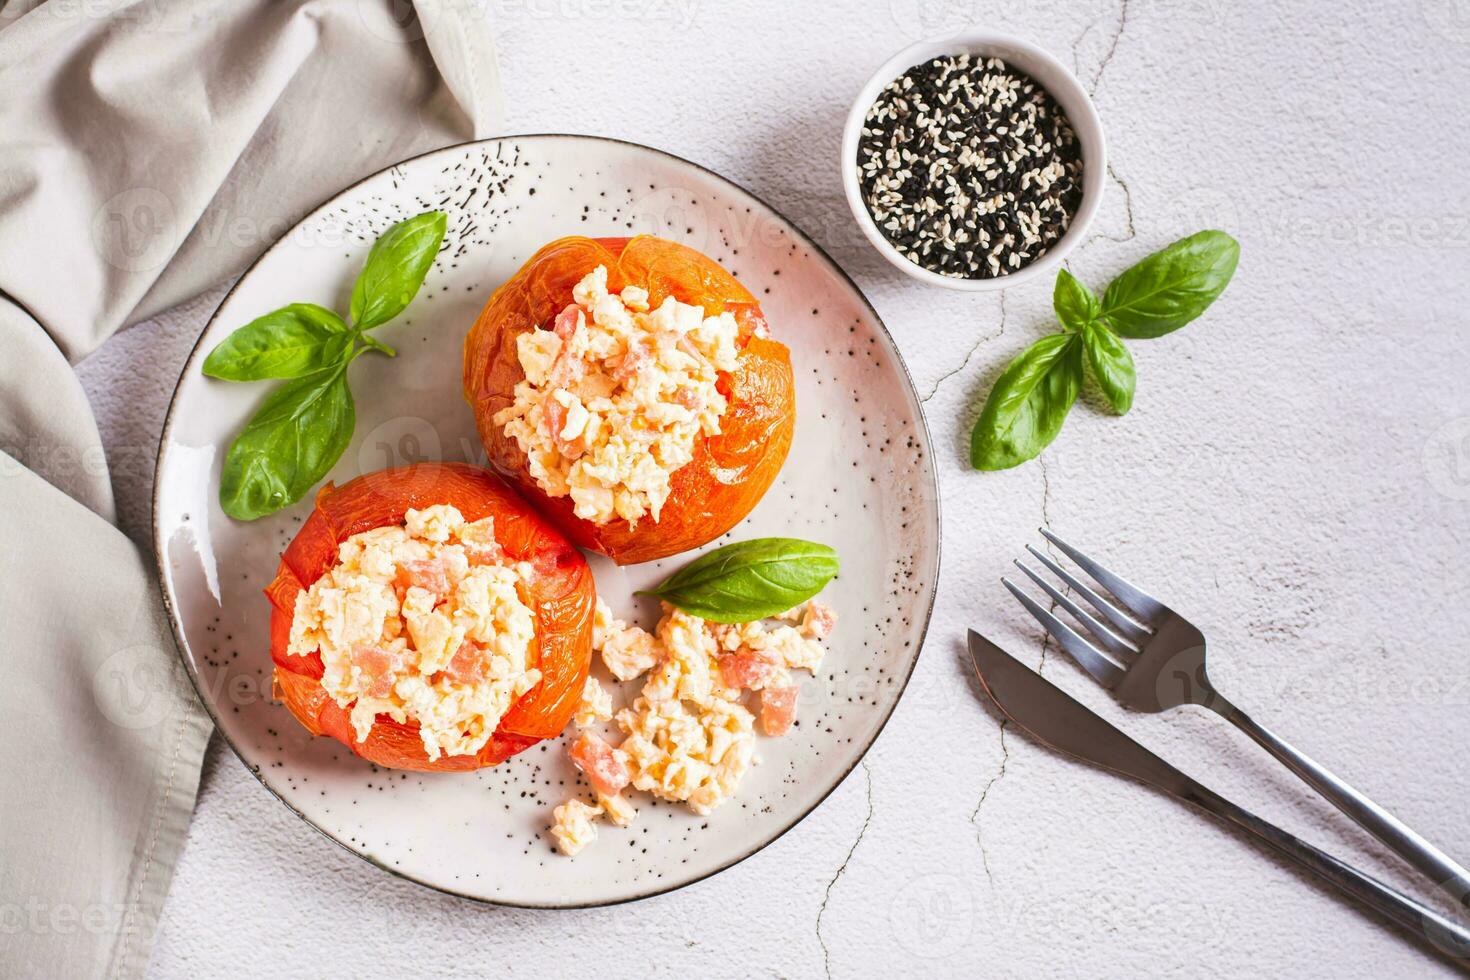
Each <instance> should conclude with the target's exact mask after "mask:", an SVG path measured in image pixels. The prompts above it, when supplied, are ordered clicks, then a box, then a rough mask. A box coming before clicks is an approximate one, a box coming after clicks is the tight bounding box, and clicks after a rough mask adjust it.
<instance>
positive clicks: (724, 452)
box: [464, 235, 796, 565]
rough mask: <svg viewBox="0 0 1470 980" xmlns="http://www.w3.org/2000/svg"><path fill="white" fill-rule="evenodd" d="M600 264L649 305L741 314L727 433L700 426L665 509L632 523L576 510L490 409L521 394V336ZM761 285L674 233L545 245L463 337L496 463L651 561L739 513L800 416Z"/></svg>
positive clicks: (547, 500)
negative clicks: (751, 287) (753, 289)
mask: <svg viewBox="0 0 1470 980" xmlns="http://www.w3.org/2000/svg"><path fill="white" fill-rule="evenodd" d="M599 265H605V266H607V270H608V289H609V290H610V291H613V292H617V291H619V290H621V289H622V288H623V287H624V286H628V285H635V286H642V287H644V288H645V289H647V290H648V301H649V305H650V306H651V307H657V306H658V305H659V304H660V303H662V302H663V301H664V298H665V297H666V296H673V297H674V298H675V299H677V300H679V302H681V303H689V304H691V305H698V306H702V307H703V308H704V311H705V315H706V316H714V315H718V314H719V313H722V312H724V311H726V310H728V311H730V312H732V313H733V314H734V315H735V318H736V320H737V321H739V323H740V325H741V331H740V343H741V349H740V357H739V364H738V366H737V367H736V369H735V370H734V371H733V372H730V373H729V374H722V375H721V376H720V379H719V382H718V384H719V387H720V390H721V392H722V393H723V394H724V395H725V397H726V398H727V400H728V402H729V407H728V408H727V409H726V410H725V414H724V415H723V416H722V417H721V419H720V428H721V431H720V434H719V435H716V436H709V437H701V438H700V439H699V440H698V441H697V442H696V444H695V449H694V458H693V459H692V460H691V461H690V462H689V463H687V464H686V465H685V466H683V467H681V468H680V469H678V470H676V471H675V472H674V474H673V477H672V479H671V484H672V487H671V490H670V493H669V498H668V500H667V501H666V502H665V503H664V506H663V510H662V512H661V513H660V515H659V520H658V521H657V522H654V521H653V520H651V519H649V518H645V519H644V520H642V521H639V522H638V524H637V526H636V527H633V526H631V525H629V524H628V522H626V521H620V520H613V521H611V522H609V523H607V524H600V525H599V524H593V523H592V522H591V521H587V520H584V519H582V518H580V517H577V516H576V514H575V513H574V512H573V503H572V501H571V498H569V497H549V496H547V495H546V494H545V492H544V491H542V489H541V487H540V485H539V484H537V483H536V480H535V478H534V477H532V476H531V474H530V472H529V470H528V468H527V462H526V456H525V454H524V453H523V452H522V451H521V449H520V446H518V445H517V444H516V442H515V440H514V439H511V438H510V437H508V436H506V435H505V433H504V431H503V430H502V429H501V427H500V426H497V425H495V423H494V421H493V419H494V417H495V414H496V413H497V412H499V411H500V410H501V409H503V408H506V407H507V406H509V405H510V404H511V403H512V401H513V400H514V391H515V386H516V383H517V382H519V381H521V380H522V379H523V378H524V377H525V372H524V371H522V369H521V365H520V361H519V359H518V357H517V352H516V338H517V337H518V336H520V334H522V333H524V332H525V331H527V330H535V329H537V328H538V326H545V325H547V324H550V323H551V322H552V321H553V319H554V318H555V316H556V314H557V313H558V312H559V311H560V310H562V309H563V308H564V307H565V306H566V305H567V304H568V303H569V302H571V296H572V287H573V286H575V285H576V284H577V282H578V281H579V280H580V279H581V278H582V277H583V276H584V275H586V274H587V273H588V272H591V271H592V270H593V269H595V268H596V267H597V266H599ZM766 334H767V331H766V330H765V320H764V318H763V316H762V314H761V310H760V304H759V303H757V302H756V299H755V297H754V296H752V295H751V294H750V292H749V291H748V290H747V289H746V288H745V287H744V286H742V285H741V284H740V283H739V281H737V280H736V279H735V278H734V277H733V276H731V275H730V274H729V273H728V272H726V271H725V270H724V269H722V268H721V267H720V266H719V265H718V264H717V263H716V262H714V260H712V259H710V258H708V257H707V256H705V255H702V254H700V253H699V252H696V251H695V250H694V249H691V248H688V247H687V246H684V245H680V244H678V243H676V242H671V241H667V240H665V239H661V238H655V237H653V236H651V235H641V236H639V237H637V238H596V239H594V238H583V237H570V238H562V239H558V240H557V241H554V242H552V243H550V244H549V245H546V246H544V247H543V248H542V249H541V250H540V251H538V252H537V253H536V254H535V255H533V256H532V257H531V259H530V260H529V261H528V262H527V263H526V264H525V265H524V266H523V267H522V268H521V270H520V271H519V272H517V273H516V274H515V275H514V276H513V277H511V279H510V280H509V281H508V282H506V283H505V285H503V286H501V287H500V288H499V289H498V290H496V291H495V294H494V295H493V296H491V297H490V301H489V302H488V303H487V304H486V305H485V308H484V310H483V311H482V312H481V313H480V316H479V319H478V320H476V322H475V325H474V327H473V328H472V329H471V330H470V333H469V336H468V337H466V338H465V347H464V393H465V399H466V400H467V401H468V402H469V403H470V407H471V408H472V409H474V413H475V421H476V424H477V425H478V427H479V430H480V439H481V441H483V442H484V444H485V448H486V450H487V452H488V454H489V463H490V465H491V466H492V467H494V468H495V470H496V471H497V472H499V473H501V474H503V475H504V476H505V477H507V478H508V479H509V480H511V481H512V482H513V483H514V484H515V485H516V486H517V487H518V488H519V489H520V490H521V492H522V493H524V494H525V495H526V497H527V498H528V499H530V500H531V501H533V502H534V503H535V505H536V507H537V508H539V509H540V510H541V511H542V513H544V514H545V515H546V516H547V517H548V518H550V519H551V520H552V521H553V522H554V523H555V524H556V526H557V527H559V528H561V530H562V531H563V532H564V533H565V534H566V535H567V537H569V538H571V539H572V540H573V541H575V542H576V543H577V544H578V545H580V546H582V547H584V548H586V549H588V550H589V551H595V552H598V553H600V554H604V555H607V556H608V557H609V558H611V559H613V560H614V561H615V562H617V563H618V564H620V565H627V564H632V563H635V562H643V561H652V560H653V559H655V558H663V557H665V556H667V555H673V554H678V553H679V552H681V551H688V550H689V549H691V548H697V547H699V546H700V545H702V544H705V543H706V542H709V541H712V540H714V539H715V538H717V537H719V536H720V535H721V534H723V533H725V532H726V531H728V530H729V529H730V528H731V527H733V526H735V525H736V524H737V523H739V522H740V521H741V520H742V519H743V518H744V517H745V515H746V514H748V513H750V511H751V509H752V508H753V507H755V505H756V504H757V503H758V502H759V501H760V499H761V497H762V496H763V495H764V494H765V492H766V490H767V489H769V488H770V486H771V483H772V482H774V480H775V479H776V475H777V473H779V472H780V469H781V464H782V463H784V462H785V460H786V453H787V451H788V450H789V449H790V448H791V437H792V433H793V431H794V428H795V425H796V407H795V395H794V383H793V379H792V373H791V356H790V352H789V351H788V350H787V349H786V346H785V345H784V344H781V343H779V342H777V341H775V340H772V339H770V337H769V336H767V335H766Z"/></svg>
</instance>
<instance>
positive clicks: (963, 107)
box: [857, 55, 1082, 279]
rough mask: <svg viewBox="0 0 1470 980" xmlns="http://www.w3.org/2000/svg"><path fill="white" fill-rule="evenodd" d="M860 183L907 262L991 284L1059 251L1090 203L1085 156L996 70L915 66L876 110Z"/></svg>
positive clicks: (1041, 93) (1030, 88)
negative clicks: (1057, 246)
mask: <svg viewBox="0 0 1470 980" xmlns="http://www.w3.org/2000/svg"><path fill="white" fill-rule="evenodd" d="M857 167H858V179H859V183H860V184H861V187H862V193H863V200H864V202H865V203H866V204H867V207H868V211H869V213H870V214H871V215H872V216H873V221H874V223H875V224H877V226H878V228H879V229H880V230H881V231H882V233H883V236H884V237H885V238H887V239H888V240H889V241H890V242H891V243H892V244H893V246H894V247H895V248H896V249H897V250H898V251H899V252H900V253H901V254H902V255H904V256H905V257H906V258H908V259H909V260H910V261H912V262H915V263H917V264H918V265H920V266H922V267H924V268H925V269H928V270H930V271H931V272H937V273H940V274H941V275H946V276H953V277H956V278H962V279H991V278H995V277H997V276H1003V275H1007V274H1009V273H1011V272H1014V271H1016V270H1017V269H1020V268H1022V267H1024V266H1025V265H1027V264H1028V263H1030V262H1032V261H1035V260H1036V259H1037V258H1039V257H1040V256H1041V255H1043V254H1044V253H1045V252H1046V250H1047V249H1048V248H1050V247H1051V246H1052V245H1054V244H1055V243H1056V242H1057V241H1058V240H1059V239H1060V238H1061V237H1062V236H1063V235H1064V234H1066V231H1067V226H1068V225H1069V224H1070V223H1071V220H1072V216H1073V215H1074V214H1076V213H1077V208H1078V206H1079V205H1080V204H1081V202H1082V151H1081V146H1080V145H1079V143H1078V140H1077V136H1076V134H1075V133H1073V131H1072V126H1071V124H1070V123H1069V122H1068V121H1067V116H1066V114H1065V113H1064V112H1063V111H1062V109H1061V107H1060V106H1058V105H1057V104H1056V101H1055V100H1054V99H1053V98H1052V97H1051V95H1050V94H1049V93H1048V92H1047V91H1046V89H1045V88H1044V87H1042V86H1041V85H1040V84H1039V83H1037V82H1036V81H1035V80H1034V79H1032V78H1031V77H1030V76H1029V75H1027V74H1025V73H1024V72H1021V71H1018V70H1017V69H1015V68H1013V67H1011V66H1010V65H1008V64H1007V63H1006V62H1004V61H1001V60H1000V59H998V58H973V57H971V56H969V55H953V56H945V57H940V58H935V59H933V60H932V61H927V62H924V63H923V64H920V65H915V66H914V67H913V68H910V69H909V70H908V71H907V72H905V73H904V74H902V75H900V76H899V77H898V78H895V79H894V80H893V81H892V82H890V83H889V84H888V85H887V86H886V87H885V88H884V89H883V91H882V92H880V93H879V94H878V98H877V100H876V101H875V102H874V103H873V105H872V107H871V108H870V109H869V110H868V113H867V116H866V117H865V119H864V120H863V130H862V136H861V138H860V139H859V141H858V158H857Z"/></svg>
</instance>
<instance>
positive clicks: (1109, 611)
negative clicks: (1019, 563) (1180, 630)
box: [1026, 544, 1152, 649]
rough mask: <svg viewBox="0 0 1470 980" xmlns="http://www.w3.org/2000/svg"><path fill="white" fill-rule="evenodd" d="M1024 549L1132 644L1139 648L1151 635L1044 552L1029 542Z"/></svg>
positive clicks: (1145, 628)
mask: <svg viewBox="0 0 1470 980" xmlns="http://www.w3.org/2000/svg"><path fill="white" fill-rule="evenodd" d="M1026 550H1027V551H1029V552H1031V554H1032V556H1034V557H1035V558H1036V560H1037V561H1039V562H1041V563H1042V564H1043V565H1045V566H1046V567H1047V568H1049V569H1051V571H1052V573H1053V574H1054V575H1056V576H1057V578H1059V579H1061V580H1062V581H1063V582H1066V583H1067V584H1068V585H1069V586H1071V587H1072V589H1073V591H1075V592H1076V593H1077V594H1078V595H1080V596H1082V598H1084V599H1086V600H1087V601H1088V602H1089V603H1091V604H1092V608H1094V609H1096V610H1097V611H1098V612H1100V613H1102V614H1103V616H1104V617H1106V618H1107V621H1108V622H1110V623H1112V624H1113V628H1114V629H1116V630H1117V631H1118V632H1119V633H1122V634H1123V636H1125V637H1126V638H1127V639H1128V640H1129V641H1131V642H1132V643H1133V645H1134V646H1136V647H1138V648H1139V649H1142V648H1143V645H1144V643H1146V642H1147V641H1148V638H1149V637H1150V636H1151V635H1152V633H1151V632H1150V630H1149V629H1148V628H1147V627H1145V626H1142V625H1140V624H1139V623H1135V622H1134V621H1133V619H1132V617H1130V616H1129V615H1128V614H1127V613H1125V612H1124V611H1123V610H1121V609H1119V608H1118V607H1117V606H1115V605H1113V604H1112V603H1111V602H1109V601H1108V600H1106V599H1104V598H1103V597H1102V596H1100V595H1098V594H1097V592H1096V591H1094V590H1093V589H1092V588H1091V587H1089V586H1087V585H1085V584H1083V583H1082V581H1081V580H1080V579H1078V578H1077V576H1075V575H1073V574H1072V573H1071V572H1069V571H1067V570H1066V569H1065V568H1063V567H1062V566H1061V565H1058V564H1057V563H1056V562H1054V561H1052V560H1051V557H1050V556H1049V555H1047V554H1046V553H1045V552H1043V551H1038V550H1037V549H1036V548H1033V547H1031V546H1030V545H1029V544H1028V545H1027V546H1026Z"/></svg>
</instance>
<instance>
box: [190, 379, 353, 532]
mask: <svg viewBox="0 0 1470 980" xmlns="http://www.w3.org/2000/svg"><path fill="white" fill-rule="evenodd" d="M347 364H348V362H347V361H343V362H342V363H340V364H339V365H337V366H336V367H335V368H332V369H330V370H327V371H322V372H320V373H318V374H312V375H308V376H307V377H304V378H298V379H297V380H295V381H288V382H287V383H286V384H283V385H281V386H280V387H279V388H277V389H276V390H275V391H273V392H272V393H271V396H270V397H269V398H267V399H266V400H265V404H263V405H261V406H260V410H259V411H257V412H256V413H255V415H254V417H252V418H251V419H250V421H249V423H247V424H246V426H245V428H244V429H243V430H242V431H241V432H240V434H239V435H238V436H236V437H235V441H234V443H232V444H231V446H230V451H229V452H228V453H227V454H226V455H225V463H224V470H223V472H221V474H220V486H219V502H220V506H221V507H223V508H224V511H225V513H226V514H229V515H230V516H231V517H233V518H235V519H236V520H240V521H253V520H255V518H257V517H262V516H264V515H266V514H270V513H273V512H274V511H278V510H280V509H281V508H282V507H285V506H287V505H288V504H293V503H295V502H296V501H298V500H300V499H301V498H302V497H304V496H306V493H307V491H308V490H310V489H311V488H312V487H313V486H315V485H316V483H317V481H318V480H320V479H321V478H322V477H324V476H326V474H327V471H328V470H330V469H331V468H332V464H334V463H336V462H337V460H338V459H339V458H340V457H341V456H342V453H343V452H344V451H345V450H346V449H347V444H348V443H349V442H351V441H352V429H353V426H354V425H356V423H357V414H356V410H355V408H354V406H353V404H352V392H351V390H349V389H348V387H347Z"/></svg>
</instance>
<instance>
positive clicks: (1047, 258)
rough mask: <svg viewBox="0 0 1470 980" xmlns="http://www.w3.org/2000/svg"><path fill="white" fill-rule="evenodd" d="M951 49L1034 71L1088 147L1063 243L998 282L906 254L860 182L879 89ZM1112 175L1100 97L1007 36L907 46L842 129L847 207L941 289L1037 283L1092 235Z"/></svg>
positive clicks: (893, 257)
mask: <svg viewBox="0 0 1470 980" xmlns="http://www.w3.org/2000/svg"><path fill="white" fill-rule="evenodd" d="M947 54H948V55H957V54H971V55H982V56H984V57H987V58H990V57H994V58H1000V59H1001V60H1002V61H1005V62H1007V63H1008V64H1010V65H1012V66H1013V67H1015V68H1017V69H1019V70H1020V71H1023V72H1025V73H1026V74H1028V75H1030V76H1031V77H1032V78H1034V79H1035V80H1036V81H1037V82H1038V83H1040V84H1041V86H1042V87H1043V88H1045V89H1046V90H1047V91H1048V92H1049V93H1051V97H1052V98H1053V99H1055V100H1056V102H1057V105H1059V106H1061V108H1062V111H1063V112H1065V113H1066V114H1067V120H1068V121H1069V122H1070V123H1071V125H1072V131H1073V132H1074V133H1076V134H1077V139H1078V140H1079V141H1080V142H1081V144H1082V203H1081V204H1080V205H1078V207H1077V213H1076V214H1075V215H1073V216H1072V222H1071V224H1070V225H1068V226H1067V233H1066V234H1065V235H1063V236H1062V237H1061V240H1060V241H1058V242H1057V243H1056V244H1055V245H1053V246H1052V247H1051V248H1049V249H1047V251H1046V254H1045V255H1043V256H1041V258H1039V259H1037V260H1036V261H1034V262H1032V263H1031V264H1030V265H1026V266H1023V267H1022V268H1020V269H1017V270H1016V271H1014V272H1010V273H1007V274H1006V275H1003V276H996V277H995V278H993V279H958V278H955V277H954V276H943V275H940V274H939V273H937V272H930V271H929V270H928V269H925V268H924V267H923V266H921V265H918V264H917V263H915V262H912V261H910V260H909V259H907V258H905V257H904V256H903V254H902V253H900V252H899V251H898V249H896V248H894V247H893V245H892V244H891V243H890V242H889V241H888V239H887V238H885V237H883V232H882V231H881V230H879V228H878V225H877V223H876V222H874V221H873V216H872V214H870V213H869V212H868V206H867V204H865V203H864V202H863V193H862V187H861V185H860V184H859V182H858V167H857V154H858V139H859V137H860V136H861V135H862V129H863V119H864V118H865V117H866V116H867V114H868V110H869V109H870V108H872V106H873V102H874V101H875V100H876V99H877V98H878V93H879V92H881V91H882V90H883V87H884V86H885V85H887V84H888V83H889V82H891V81H893V80H894V79H895V78H897V77H899V76H900V75H902V74H903V73H904V72H906V71H908V70H909V69H910V68H912V67H913V66H915V65H918V64H922V63H923V62H926V61H929V60H930V59H933V58H937V57H939V56H941V55H947ZM1107 172H1108V162H1107V146H1106V144H1105V143H1104V141H1103V130H1102V120H1101V119H1100V118H1099V117H1098V114H1097V109H1096V108H1095V107H1094V106H1093V104H1092V99H1091V98H1089V97H1088V95H1087V90H1086V89H1084V88H1083V87H1082V83H1081V82H1079V81H1077V76H1076V75H1073V74H1072V73H1071V72H1070V71H1068V70H1067V68H1066V66H1064V65H1063V64H1062V63H1061V62H1060V61H1058V60H1057V59H1056V58H1054V57H1052V56H1051V55H1050V54H1048V53H1047V52H1045V51H1043V50H1042V49H1041V48H1038V47H1037V46H1036V45H1034V44H1031V43H1030V42H1029V41H1023V40H1021V39H1020V38H1018V37H1011V36H1009V35H1006V34H992V33H988V32H985V31H961V32H959V33H958V34H948V35H945V36H944V37H937V38H931V39H930V40H927V41H920V42H919V43H918V44H913V45H910V46H909V47H907V48H904V49H903V50H902V51H900V52H899V53H898V54H896V55H894V56H893V57H892V58H889V59H888V60H887V61H885V62H884V63H883V65H882V67H880V68H879V69H878V70H877V71H876V72H874V73H873V77H872V78H870V79H868V83H867V84H866V85H864V86H863V89H862V91H861V92H859V93H858V97H857V101H855V102H854V103H853V105H852V109H851V111H849V112H848V114H847V125H846V127H845V128H844V129H843V131H842V188H843V190H844V191H845V192H846V193H847V206H848V207H849V208H851V209H852V215H853V217H854V218H856V219H857V223H858V227H859V228H861V229H862V230H863V234H865V235H867V236H868V240H869V241H871V242H872V243H873V247H874V248H876V249H877V250H878V251H879V252H881V253H882V255H883V257H884V258H886V259H887V260H888V261H889V262H892V263H893V264H894V265H895V266H897V267H898V268H900V269H902V270H903V271H904V272H906V273H908V274H909V275H911V276H913V277H914V278H915V279H918V280H919V281H920V282H927V283H929V284H930V285H933V286H944V287H946V288H948V289H963V290H970V291H975V292H984V291H987V290H992V289H1004V288H1006V287H1007V286H1017V285H1020V284H1021V283H1024V282H1030V281H1031V280H1032V279H1036V278H1039V277H1041V276H1045V275H1046V274H1047V273H1049V272H1051V271H1053V270H1054V269H1056V267H1057V266H1059V265H1061V264H1062V260H1063V259H1064V258H1066V256H1067V253H1068V252H1070V251H1071V250H1072V249H1073V248H1076V247H1077V244H1078V243H1079V242H1081V241H1082V240H1083V238H1084V237H1085V236H1086V235H1087V228H1088V226H1089V225H1091V224H1092V219H1093V218H1094V217H1095V216H1096V215H1097V209H1098V206H1099V205H1100V204H1101V203H1102V195H1103V187H1104V186H1105V185H1106V183H1107V182H1106V181H1105V180H1104V177H1105V176H1106V175H1107Z"/></svg>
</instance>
